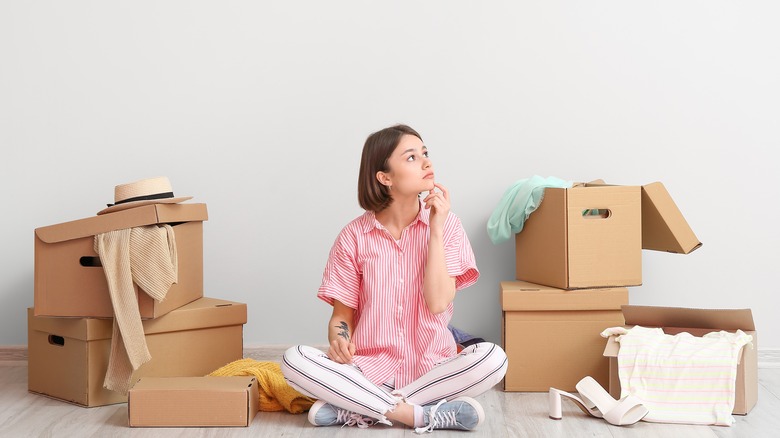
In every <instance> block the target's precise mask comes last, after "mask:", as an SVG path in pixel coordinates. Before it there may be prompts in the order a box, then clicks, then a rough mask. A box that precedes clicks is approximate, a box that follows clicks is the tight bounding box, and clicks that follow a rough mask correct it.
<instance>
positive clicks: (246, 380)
mask: <svg viewBox="0 0 780 438" xmlns="http://www.w3.org/2000/svg"><path fill="white" fill-rule="evenodd" d="M255 379H256V378H255V377H252V376H219V377H218V376H204V377H142V378H141V379H140V380H138V382H137V383H136V384H135V385H133V388H132V389H131V391H133V392H138V391H195V390H204V391H216V390H218V391H220V392H247V391H248V390H249V388H250V387H251V386H252V384H253V383H252V382H254V380H255Z"/></svg>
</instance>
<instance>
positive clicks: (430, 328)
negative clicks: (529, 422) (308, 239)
mask: <svg viewBox="0 0 780 438" xmlns="http://www.w3.org/2000/svg"><path fill="white" fill-rule="evenodd" d="M434 176H435V174H434V172H433V165H432V164H431V160H430V158H429V157H428V149H427V147H426V146H425V145H424V143H423V141H422V138H421V137H420V134H418V133H417V132H416V131H415V130H413V129H412V128H410V127H408V126H405V125H396V126H392V127H389V128H386V129H383V130H380V131H377V132H375V133H373V134H371V135H370V136H369V137H368V138H367V139H366V142H365V145H364V146H363V155H362V159H361V163H360V172H359V176H358V201H359V202H360V206H361V207H362V208H363V209H365V210H366V212H365V213H364V214H363V215H361V216H359V217H358V218H356V219H354V220H353V221H352V222H350V223H349V224H347V226H346V227H344V229H343V230H342V231H341V233H340V234H339V235H338V237H337V238H336V242H335V243H334V245H333V248H332V249H331V251H330V255H329V258H328V262H327V264H326V267H325V273H324V274H323V280H322V285H321V286H320V288H319V292H318V294H317V296H318V297H319V298H320V299H322V300H324V301H325V302H327V303H328V304H330V305H332V306H333V314H332V316H331V318H330V322H329V325H328V340H329V342H330V347H329V349H328V352H327V355H325V354H323V353H322V352H321V351H320V350H318V349H315V348H311V347H306V346H296V347H293V348H290V349H289V350H287V352H286V353H285V355H284V361H283V363H282V371H283V372H284V375H285V378H286V379H287V381H288V382H289V383H290V385H292V386H293V387H294V388H295V389H297V390H298V391H300V392H302V393H304V394H307V395H309V396H311V397H313V398H316V399H318V401H317V402H316V403H315V404H314V405H313V406H312V408H311V410H310V411H309V421H310V422H311V423H312V424H314V425H316V426H327V425H345V424H346V425H350V426H351V425H357V426H359V427H367V426H369V425H371V424H374V422H379V423H383V424H387V425H392V423H391V421H399V422H401V423H403V424H405V425H407V426H411V427H415V428H417V431H418V432H420V433H421V432H423V431H431V430H433V429H462V430H472V429H474V428H475V427H477V426H478V425H479V424H480V423H481V422H482V421H483V419H484V412H483V410H482V407H481V406H480V405H479V403H478V402H477V401H476V400H474V399H473V398H472V397H475V396H477V395H479V394H482V393H483V392H485V391H487V390H488V389H490V388H492V387H493V386H494V385H495V384H496V383H498V382H499V381H500V380H501V379H502V378H503V377H504V374H505V373H506V366H507V362H506V354H505V353H504V351H503V350H502V349H501V348H500V347H499V346H497V345H494V344H491V343H487V342H483V343H479V344H475V345H472V346H469V347H467V348H466V349H464V350H463V351H462V352H461V353H457V350H456V345H455V341H454V339H453V336H452V334H451V332H450V331H449V330H448V328H447V325H448V323H449V321H450V319H451V317H452V310H453V306H452V301H453V300H454V298H455V291H456V290H459V289H463V288H465V287H468V286H470V285H472V284H474V283H475V282H476V281H477V278H478V277H479V271H478V270H477V267H476V263H475V260H474V253H473V251H472V249H471V244H470V243H469V240H468V237H467V236H466V233H465V231H464V230H463V227H462V225H461V223H460V220H459V219H458V218H457V216H455V215H454V214H453V213H450V197H449V192H448V191H447V189H446V188H445V187H444V186H442V185H441V184H438V183H436V182H435V180H434ZM422 192H427V195H425V197H424V198H423V199H422V200H420V194H421V193H422Z"/></svg>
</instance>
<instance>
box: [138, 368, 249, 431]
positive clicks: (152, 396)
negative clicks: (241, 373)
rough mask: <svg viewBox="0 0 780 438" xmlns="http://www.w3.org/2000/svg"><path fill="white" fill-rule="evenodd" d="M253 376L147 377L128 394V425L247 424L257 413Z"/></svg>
mask: <svg viewBox="0 0 780 438" xmlns="http://www.w3.org/2000/svg"><path fill="white" fill-rule="evenodd" d="M258 399H259V391H258V383H257V379H255V378H254V377H171V378H153V377H146V378H142V379H141V380H139V381H138V383H136V385H135V386H134V387H133V388H132V389H131V390H130V394H129V397H128V406H127V408H128V420H129V424H130V426H131V427H208V426H243V427H246V426H249V424H250V423H251V422H252V419H253V418H254V416H255V414H256V413H257V402H258Z"/></svg>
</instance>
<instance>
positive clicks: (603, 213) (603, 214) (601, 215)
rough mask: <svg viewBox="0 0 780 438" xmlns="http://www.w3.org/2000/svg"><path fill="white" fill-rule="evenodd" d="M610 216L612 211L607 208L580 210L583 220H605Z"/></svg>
mask: <svg viewBox="0 0 780 438" xmlns="http://www.w3.org/2000/svg"><path fill="white" fill-rule="evenodd" d="M610 216H612V210H610V209H608V208H586V209H585V210H582V217H583V219H607V218H609V217H610Z"/></svg>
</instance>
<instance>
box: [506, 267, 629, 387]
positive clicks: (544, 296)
mask: <svg viewBox="0 0 780 438" xmlns="http://www.w3.org/2000/svg"><path fill="white" fill-rule="evenodd" d="M627 303H628V290H627V289H626V288H624V287H616V288H603V289H578V290H562V289H556V288H552V287H549V286H543V285H538V284H532V283H528V282H524V281H504V282H501V306H502V308H503V336H502V337H503V344H504V351H506V354H507V358H508V359H509V368H508V369H507V373H506V377H505V378H504V390H505V391H544V392H546V391H548V390H549V389H550V387H554V388H558V389H562V390H564V391H574V390H575V389H574V385H576V384H577V382H579V381H580V380H581V379H582V378H583V377H585V376H592V377H593V378H594V379H596V380H597V381H598V382H599V383H601V384H602V385H604V386H605V387H606V386H607V384H608V383H609V361H608V360H606V358H604V357H603V354H602V353H603V351H604V338H602V337H601V336H600V334H601V332H602V331H603V330H604V329H606V328H609V327H615V326H621V325H623V314H622V313H621V312H620V308H621V306H622V305H624V304H627Z"/></svg>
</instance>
